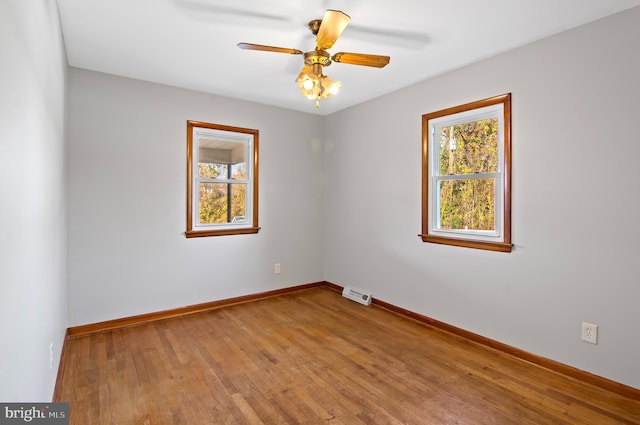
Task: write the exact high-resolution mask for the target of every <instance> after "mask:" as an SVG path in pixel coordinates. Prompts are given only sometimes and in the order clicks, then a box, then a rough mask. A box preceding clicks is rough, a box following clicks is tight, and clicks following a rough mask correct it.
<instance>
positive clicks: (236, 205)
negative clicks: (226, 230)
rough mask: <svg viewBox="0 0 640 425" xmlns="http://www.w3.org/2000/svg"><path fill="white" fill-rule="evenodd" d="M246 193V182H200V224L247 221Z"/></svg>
mask: <svg viewBox="0 0 640 425" xmlns="http://www.w3.org/2000/svg"><path fill="white" fill-rule="evenodd" d="M229 190H230V191H231V199H229V196H228V193H229ZM246 193H247V185H246V184H244V183H232V184H226V183H200V200H199V208H200V210H199V211H200V220H199V224H214V223H245V222H246Z"/></svg>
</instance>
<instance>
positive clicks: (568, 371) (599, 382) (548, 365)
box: [326, 282, 640, 400]
mask: <svg viewBox="0 0 640 425" xmlns="http://www.w3.org/2000/svg"><path fill="white" fill-rule="evenodd" d="M326 286H327V287H329V288H331V289H333V290H335V291H338V292H342V289H343V287H342V286H340V285H336V284H335V283H331V282H327V283H326ZM371 303H372V304H373V305H374V306H377V307H380V308H384V309H385V310H389V311H391V312H394V313H396V314H399V315H401V316H404V317H407V318H409V319H413V320H416V321H418V322H420V323H423V324H426V325H429V326H432V327H434V328H437V329H440V330H443V331H445V332H448V333H450V334H453V335H456V336H459V337H461V338H465V339H467V340H470V341H473V342H476V343H478V344H482V345H484V346H487V347H490V348H492V349H494V350H497V351H501V352H503V353H505V354H508V355H510V356H513V357H516V358H519V359H521V360H525V361H527V362H529V363H533V364H536V365H538V366H542V367H544V368H545V369H549V370H552V371H554V372H556V373H560V374H562V375H565V376H569V377H571V378H574V379H576V380H579V381H582V382H585V383H588V384H591V385H594V386H596V387H598V388H602V389H604V390H607V391H611V392H613V393H616V394H620V395H622V396H624V397H629V398H631V399H634V400H640V389H638V388H634V387H630V386H628V385H624V384H621V383H619V382H616V381H612V380H610V379H607V378H603V377H601V376H598V375H594V374H592V373H590V372H586V371H584V370H581V369H577V368H575V367H573V366H569V365H566V364H564V363H560V362H558V361H555V360H551V359H548V358H546V357H542V356H538V355H537V354H532V353H529V352H527V351H524V350H521V349H519V348H516V347H512V346H510V345H508V344H504V343H502V342H499V341H496V340H494V339H491V338H487V337H484V336H482V335H478V334H476V333H473V332H469V331H467V330H464V329H461V328H458V327H456V326H453V325H450V324H448V323H444V322H441V321H439V320H436V319H433V318H431V317H428V316H424V315H422V314H419V313H415V312H413V311H411V310H407V309H404V308H402V307H398V306H395V305H393V304H390V303H388V302H385V301H382V300H380V299H377V298H375V297H373V298H372V300H371Z"/></svg>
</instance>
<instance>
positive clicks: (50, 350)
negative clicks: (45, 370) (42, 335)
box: [49, 342, 53, 370]
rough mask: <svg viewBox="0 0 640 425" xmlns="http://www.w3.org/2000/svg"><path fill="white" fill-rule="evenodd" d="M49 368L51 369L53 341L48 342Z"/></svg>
mask: <svg viewBox="0 0 640 425" xmlns="http://www.w3.org/2000/svg"><path fill="white" fill-rule="evenodd" d="M49 370H53V342H52V343H50V344H49Z"/></svg>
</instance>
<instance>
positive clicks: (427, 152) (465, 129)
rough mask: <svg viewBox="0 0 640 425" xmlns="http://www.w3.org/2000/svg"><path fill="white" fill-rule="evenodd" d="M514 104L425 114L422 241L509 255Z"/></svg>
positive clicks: (497, 101) (500, 101)
mask: <svg viewBox="0 0 640 425" xmlns="http://www.w3.org/2000/svg"><path fill="white" fill-rule="evenodd" d="M510 99H511V98H510V95H509V94H507V95H503V96H497V97H495V98H490V99H485V100H481V101H478V102H473V103H470V104H467V105H462V106H459V107H455V108H449V109H446V110H442V111H438V112H434V113H431V114H425V115H423V182H422V183H423V212H422V215H423V224H422V234H421V237H422V239H423V241H425V242H436V243H442V244H449V245H458V246H467V247H474V248H481V249H489V250H496V251H510V250H511V220H510V211H511V207H510V198H511V192H510V186H509V185H510V163H511V148H510V141H511V137H510V127H511V125H510V124H511V123H510V117H511V111H510V106H511V102H510Z"/></svg>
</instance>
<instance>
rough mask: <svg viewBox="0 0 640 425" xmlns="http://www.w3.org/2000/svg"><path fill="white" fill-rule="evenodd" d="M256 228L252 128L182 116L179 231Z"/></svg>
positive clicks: (200, 233) (208, 232)
mask: <svg viewBox="0 0 640 425" xmlns="http://www.w3.org/2000/svg"><path fill="white" fill-rule="evenodd" d="M259 230H260V228H259V227H258V130H251V129H247V128H239V127H230V126H225V125H218V124H209V123H203V122H196V121H187V232H186V234H185V235H186V236H187V237H188V238H192V237H201V236H221V235H236V234H246V233H258V231H259Z"/></svg>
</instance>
